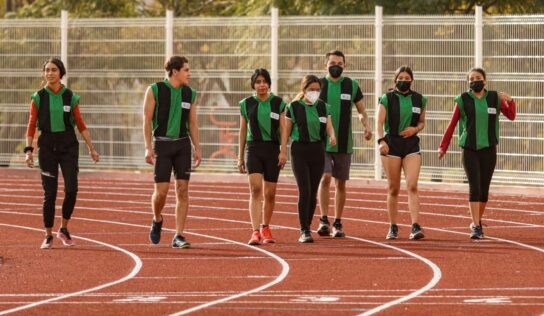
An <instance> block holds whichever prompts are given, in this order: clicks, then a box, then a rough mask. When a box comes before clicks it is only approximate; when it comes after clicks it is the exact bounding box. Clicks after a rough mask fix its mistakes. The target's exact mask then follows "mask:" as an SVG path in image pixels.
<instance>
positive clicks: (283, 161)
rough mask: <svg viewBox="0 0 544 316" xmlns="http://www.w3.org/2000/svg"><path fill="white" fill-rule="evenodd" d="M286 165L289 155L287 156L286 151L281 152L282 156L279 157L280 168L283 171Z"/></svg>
mask: <svg viewBox="0 0 544 316" xmlns="http://www.w3.org/2000/svg"><path fill="white" fill-rule="evenodd" d="M286 163H287V154H285V152H284V151H280V155H279V156H278V166H279V167H280V169H283V167H285V164H286Z"/></svg>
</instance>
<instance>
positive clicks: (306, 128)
mask: <svg viewBox="0 0 544 316" xmlns="http://www.w3.org/2000/svg"><path fill="white" fill-rule="evenodd" d="M300 90H301V92H300V93H299V95H298V96H297V97H296V98H295V100H294V101H293V102H291V103H290V104H289V106H288V108H289V109H288V111H287V114H286V118H287V119H286V120H285V133H284V134H283V135H282V136H283V137H282V141H281V146H282V150H283V149H284V148H286V147H287V141H288V138H289V135H290V136H291V138H292V139H293V143H292V144H291V165H292V167H293V173H294V174H295V178H296V181H297V185H298V218H299V221H300V231H301V235H300V238H299V240H298V241H299V242H303V243H307V242H313V238H312V235H311V232H310V227H311V224H312V219H313V217H314V212H315V207H316V204H317V190H318V188H319V181H320V180H321V176H322V175H323V168H324V166H325V140H326V137H327V135H329V143H330V144H331V145H332V146H334V145H336V137H335V134H334V128H333V127H332V122H331V115H330V111H329V109H328V105H327V104H326V103H325V102H323V101H322V100H320V99H319V93H320V90H321V82H320V81H319V78H317V77H316V76H314V75H307V76H305V77H304V78H303V79H302V82H301V85H300Z"/></svg>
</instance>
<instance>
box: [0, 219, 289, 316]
mask: <svg viewBox="0 0 544 316" xmlns="http://www.w3.org/2000/svg"><path fill="white" fill-rule="evenodd" d="M127 212H129V213H132V211H127ZM0 213H3V214H18V215H30V216H41V215H40V214H32V213H24V212H5V211H0ZM147 215H149V214H147ZM163 215H166V214H163ZM72 218H73V219H78V220H84V221H90V222H98V223H108V224H115V225H123V226H132V227H140V228H145V229H148V228H149V226H148V225H138V224H130V223H123V222H113V221H108V220H97V219H92V218H84V217H72ZM208 220H218V219H216V218H213V217H210V218H208ZM219 220H221V219H219ZM163 230H166V231H171V232H175V229H169V228H163ZM186 234H188V235H194V236H199V237H204V238H210V239H215V240H220V241H224V242H231V243H233V244H237V245H240V246H243V247H245V248H249V249H251V250H255V251H258V252H261V253H263V254H265V255H267V256H270V257H272V258H274V259H275V260H276V261H278V263H279V264H280V265H281V267H282V269H281V273H280V274H279V275H278V276H277V277H276V278H275V279H274V280H272V281H270V282H267V283H265V284H263V285H261V286H259V287H256V288H254V289H251V290H248V291H244V292H240V293H238V294H235V295H230V296H228V297H224V298H222V299H218V300H215V301H211V302H206V303H204V304H200V305H197V306H194V307H191V308H189V309H185V310H183V311H180V312H178V313H174V314H172V315H185V314H188V313H192V312H195V311H198V310H201V309H204V308H207V307H210V306H213V305H217V304H220V303H224V302H228V301H231V300H234V299H237V298H240V297H244V296H248V295H250V294H253V293H257V292H260V291H262V290H264V289H267V288H269V287H271V286H274V285H276V284H278V283H280V282H282V281H283V280H284V279H285V278H286V277H287V274H289V264H288V263H287V261H285V260H284V259H283V258H281V257H279V256H278V255H276V254H275V253H272V252H270V251H267V250H265V249H262V248H259V247H254V246H250V245H248V244H245V243H241V242H238V241H235V240H230V239H225V238H221V237H216V236H210V235H204V234H200V233H193V232H186ZM81 239H84V238H81ZM0 315H1V314H0Z"/></svg>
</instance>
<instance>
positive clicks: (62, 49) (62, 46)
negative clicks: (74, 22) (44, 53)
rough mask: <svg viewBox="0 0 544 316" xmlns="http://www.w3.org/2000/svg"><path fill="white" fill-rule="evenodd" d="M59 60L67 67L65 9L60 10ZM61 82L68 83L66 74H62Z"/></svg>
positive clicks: (66, 20)
mask: <svg viewBox="0 0 544 316" xmlns="http://www.w3.org/2000/svg"><path fill="white" fill-rule="evenodd" d="M60 60H62V62H63V63H64V67H65V68H66V69H68V11H66V10H62V11H60ZM62 82H63V84H64V85H68V74H66V75H64V78H63V80H62Z"/></svg>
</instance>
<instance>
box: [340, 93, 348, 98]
mask: <svg viewBox="0 0 544 316" xmlns="http://www.w3.org/2000/svg"><path fill="white" fill-rule="evenodd" d="M340 100H351V95H349V94H347V93H342V94H341V95H340Z"/></svg>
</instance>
